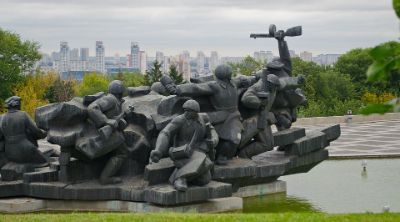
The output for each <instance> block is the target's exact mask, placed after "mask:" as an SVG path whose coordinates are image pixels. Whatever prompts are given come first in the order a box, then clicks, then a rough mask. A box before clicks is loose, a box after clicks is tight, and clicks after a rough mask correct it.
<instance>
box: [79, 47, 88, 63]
mask: <svg viewBox="0 0 400 222" xmlns="http://www.w3.org/2000/svg"><path fill="white" fill-rule="evenodd" d="M80 58H81V61H89V48H81V53H80Z"/></svg>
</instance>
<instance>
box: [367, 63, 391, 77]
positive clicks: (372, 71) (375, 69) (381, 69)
mask: <svg viewBox="0 0 400 222" xmlns="http://www.w3.org/2000/svg"><path fill="white" fill-rule="evenodd" d="M389 63H390V62H389ZM389 63H381V62H377V61H375V62H374V63H372V65H370V66H369V67H368V70H367V77H368V81H378V80H383V79H385V77H386V76H385V75H386V72H385V70H386V66H387V65H388V64H389Z"/></svg>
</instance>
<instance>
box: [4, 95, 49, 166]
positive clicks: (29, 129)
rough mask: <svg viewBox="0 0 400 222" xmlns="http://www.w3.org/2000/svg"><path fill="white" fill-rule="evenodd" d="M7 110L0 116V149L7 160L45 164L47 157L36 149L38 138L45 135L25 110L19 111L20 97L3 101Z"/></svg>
mask: <svg viewBox="0 0 400 222" xmlns="http://www.w3.org/2000/svg"><path fill="white" fill-rule="evenodd" d="M5 104H6V108H7V109H8V112H7V113H5V114H4V115H2V116H0V150H1V151H2V152H5V156H6V158H7V160H8V161H12V162H16V163H22V164H24V163H29V164H37V165H47V164H48V159H47V158H46V156H45V155H43V153H42V152H40V150H39V149H38V143H37V140H38V139H43V138H45V137H46V132H45V131H43V130H41V129H39V128H38V127H37V126H36V123H35V122H34V121H33V120H32V119H31V118H30V117H29V116H28V114H27V113H26V112H23V111H21V110H20V109H21V98H20V97H18V96H12V97H10V98H8V99H7V100H6V101H5Z"/></svg>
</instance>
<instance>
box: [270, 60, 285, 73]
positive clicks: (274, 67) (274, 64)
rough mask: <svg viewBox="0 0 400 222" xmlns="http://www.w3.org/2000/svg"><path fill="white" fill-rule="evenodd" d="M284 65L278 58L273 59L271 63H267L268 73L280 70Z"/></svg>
mask: <svg viewBox="0 0 400 222" xmlns="http://www.w3.org/2000/svg"><path fill="white" fill-rule="evenodd" d="M284 66H285V64H283V62H282V61H281V60H280V58H274V59H273V60H272V61H271V62H269V63H267V69H268V71H272V72H273V71H276V70H281V69H282V68H283V67H284Z"/></svg>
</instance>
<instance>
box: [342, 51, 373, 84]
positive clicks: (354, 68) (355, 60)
mask: <svg viewBox="0 0 400 222" xmlns="http://www.w3.org/2000/svg"><path fill="white" fill-rule="evenodd" d="M370 50H371V49H369V48H367V49H361V48H357V49H352V50H350V51H349V52H347V53H345V54H343V55H342V56H340V57H339V59H338V61H337V62H336V64H335V68H336V69H337V70H338V71H339V72H340V73H344V74H348V75H350V77H351V78H352V80H353V81H354V82H356V83H359V84H361V85H364V83H365V82H366V80H367V77H366V76H365V73H366V72H367V69H368V66H370V65H371V64H372V58H371V56H370V55H369V51H370Z"/></svg>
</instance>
